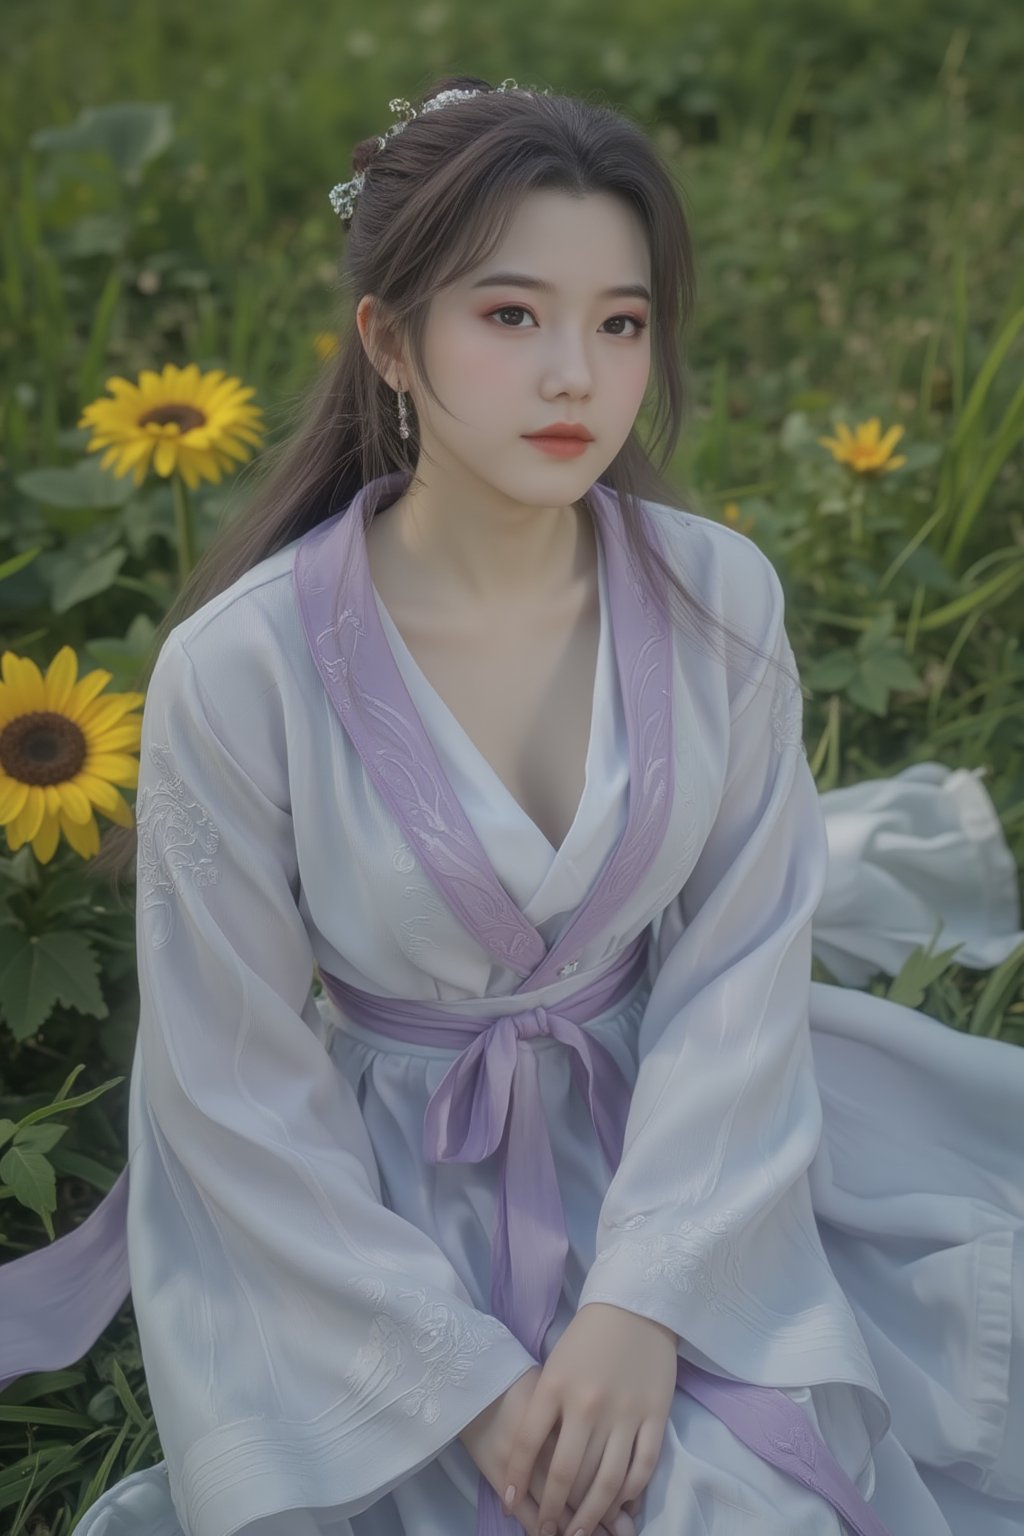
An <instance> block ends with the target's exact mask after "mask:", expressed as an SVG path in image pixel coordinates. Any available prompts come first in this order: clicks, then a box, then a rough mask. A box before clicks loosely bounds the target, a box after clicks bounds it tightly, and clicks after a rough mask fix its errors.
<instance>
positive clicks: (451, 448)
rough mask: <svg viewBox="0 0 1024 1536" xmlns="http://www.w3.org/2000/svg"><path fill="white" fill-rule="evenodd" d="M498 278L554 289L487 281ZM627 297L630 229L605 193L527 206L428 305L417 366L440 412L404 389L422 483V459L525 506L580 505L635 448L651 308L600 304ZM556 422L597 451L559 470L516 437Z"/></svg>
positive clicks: (634, 268) (634, 238)
mask: <svg viewBox="0 0 1024 1536" xmlns="http://www.w3.org/2000/svg"><path fill="white" fill-rule="evenodd" d="M504 273H512V274H517V275H518V276H519V277H521V278H523V277H525V278H531V279H534V280H535V281H536V283H542V284H546V285H550V288H549V289H548V288H540V287H536V286H532V285H531V284H529V283H526V282H516V281H512V280H510V279H509V278H502V279H501V280H500V281H492V279H493V278H494V277H495V276H496V275H499V274H504ZM622 287H633V288H635V289H644V290H646V292H647V293H649V292H650V287H651V276H650V257H649V253H648V249H647V242H646V238H645V235H644V231H643V226H642V224H641V223H640V220H639V218H638V216H637V215H636V214H635V213H634V212H633V211H632V210H631V209H630V208H629V207H628V206H627V205H626V204H625V203H623V202H622V201H620V199H618V198H616V197H613V196H611V195H610V194H607V193H592V194H588V195H587V196H585V197H571V196H569V195H568V194H567V193H564V192H556V191H553V190H550V189H545V190H543V191H537V192H531V193H529V194H528V195H527V196H526V198H525V199H524V201H523V202H522V204H521V205H520V207H519V209H518V211H517V213H516V215H515V217H514V218H513V220H512V222H511V224H510V225H509V228H508V231H507V232H506V235H505V238H504V240H503V241H502V243H501V245H500V246H499V247H498V249H497V250H496V251H495V252H494V254H493V255H491V256H489V257H488V258H487V260H486V261H484V262H483V263H482V264H481V265H480V266H478V267H477V268H475V269H474V270H473V271H471V272H469V273H467V274H466V275H465V276H464V277H462V278H460V279H459V281H458V282H457V283H455V284H453V285H451V286H449V287H448V288H446V289H444V290H443V291H442V292H441V293H439V294H438V295H436V297H435V298H434V300H433V302H432V304H431V307H430V311H429V315H428V319H427V326H426V330H425V334H424V356H425V361H426V365H427V370H428V372H429V375H430V378H431V381H432V383H433V385H434V388H435V390H436V391H437V394H438V395H439V396H440V398H441V400H442V401H443V403H444V407H447V410H445V409H444V408H443V407H442V406H440V405H438V404H437V402H436V401H435V400H434V399H432V398H431V397H430V396H429V395H428V394H427V392H426V390H425V389H424V387H423V385H422V382H421V381H419V380H417V379H416V378H415V377H414V376H413V375H412V374H411V372H410V370H409V368H408V367H407V368H406V369H405V371H404V373H403V375H402V377H403V382H405V383H406V384H407V387H408V393H409V394H410V396H411V398H412V403H413V405H414V407H415V411H416V421H417V423H418V426H419V433H420V446H421V463H420V465H419V466H418V472H419V473H420V475H421V476H422V475H423V473H424V469H423V460H424V459H425V460H426V462H427V463H428V464H434V465H436V466H437V471H438V472H439V473H440V474H442V475H443V474H444V472H445V470H448V471H449V472H450V473H453V474H455V475H456V477H457V478H458V479H460V480H462V481H464V480H465V477H466V474H467V471H468V472H469V474H470V475H475V476H476V477H477V478H478V479H479V480H480V481H482V482H484V484H486V485H488V486H490V487H493V489H494V490H496V491H498V492H499V493H502V494H504V495H505V496H507V497H509V498H510V499H511V500H514V501H518V502H523V503H526V504H530V505H538V506H550V505H567V504H568V503H570V502H573V501H575V500H577V499H578V498H579V497H581V496H582V495H583V493H584V491H586V490H587V489H588V487H589V486H591V485H592V484H593V482H594V481H595V480H597V479H598V478H599V476H600V475H601V474H602V473H603V471H604V470H605V469H606V468H607V466H608V465H609V464H610V463H611V461H612V459H614V457H615V455H616V454H617V453H618V451H619V449H620V448H621V447H622V445H623V443H624V442H625V440H626V438H627V437H628V436H629V433H630V431H631V429H632V427H633V424H634V422H635V420H636V416H637V413H638V411H639V409H640V406H641V404H642V402H643V398H644V393H645V391H646V388H647V381H648V377H649V374H650V363H651V348H650V330H649V329H648V328H647V323H648V321H649V318H650V300H649V299H648V298H647V297H646V296H645V295H644V294H643V293H641V292H634V293H628V294H627V293H622V294H611V293H609V292H606V291H605V290H610V289H613V288H622ZM449 412H450V413H451V414H448V413H449ZM556 422H572V423H580V424H582V425H583V426H585V427H586V428H587V430H588V431H589V432H590V433H591V434H592V436H593V442H590V443H587V444H586V445H585V448H584V451H583V452H582V453H581V454H580V455H579V456H578V457H574V458H564V459H562V458H555V457H553V456H551V455H549V454H547V453H545V452H543V451H542V450H541V449H540V448H538V447H536V446H535V445H534V444H532V443H530V442H528V441H527V440H526V438H525V437H524V435H523V434H525V433H533V432H537V431H539V430H540V429H542V428H544V427H547V426H551V425H554V424H555V423H556ZM427 478H429V479H431V480H435V479H436V475H435V474H433V473H430V474H429V475H428V476H427Z"/></svg>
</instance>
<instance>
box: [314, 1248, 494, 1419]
mask: <svg viewBox="0 0 1024 1536" xmlns="http://www.w3.org/2000/svg"><path fill="white" fill-rule="evenodd" d="M348 1284H349V1287H350V1289H354V1290H356V1291H358V1293H359V1294H360V1295H361V1296H362V1297H363V1298H364V1300H366V1301H368V1302H370V1304H371V1305H372V1306H373V1307H374V1308H376V1310H375V1312H374V1314H373V1318H372V1321H371V1323H370V1329H369V1334H368V1337H367V1340H366V1343H365V1344H363V1345H361V1346H360V1348H359V1350H358V1351H357V1352H356V1355H355V1358H354V1359H353V1360H352V1362H351V1364H350V1365H349V1366H348V1368H347V1369H346V1371H345V1373H344V1379H345V1381H346V1382H347V1383H348V1385H349V1386H350V1387H352V1388H353V1390H354V1391H355V1392H356V1393H357V1394H358V1398H359V1400H361V1401H362V1402H369V1401H370V1400H371V1399H373V1398H376V1397H379V1395H380V1393H381V1392H382V1391H384V1389H385V1388H387V1387H388V1386H389V1385H390V1384H391V1382H392V1381H394V1379H395V1378H396V1377H397V1376H398V1374H399V1373H400V1371H401V1370H402V1368H403V1364H404V1361H405V1358H406V1351H407V1348H408V1347H409V1346H411V1347H412V1349H413V1351H414V1352H415V1354H416V1355H417V1356H418V1357H419V1360H420V1362H421V1363H422V1365H423V1371H422V1374H421V1376H420V1379H419V1381H417V1382H416V1383H415V1385H413V1386H411V1387H409V1388H408V1389H407V1390H406V1391H405V1392H404V1393H403V1394H402V1398H401V1406H402V1411H403V1412H404V1413H406V1414H407V1415H408V1416H409V1417H410V1418H412V1417H415V1416H417V1415H422V1417H423V1420H424V1422H425V1423H427V1424H433V1423H435V1422H436V1421H437V1419H438V1418H439V1417H440V1414H441V1406H442V1401H443V1397H444V1393H445V1390H446V1389H447V1388H448V1387H450V1386H459V1385H461V1383H462V1382H463V1381H465V1379H466V1376H467V1375H468V1373H469V1372H470V1370H472V1368H473V1366H474V1365H475V1364H476V1362H477V1360H478V1358H479V1356H480V1355H481V1354H482V1353H483V1351H484V1350H486V1349H489V1348H490V1347H491V1346H492V1345H493V1344H495V1343H497V1342H498V1340H499V1337H500V1338H504V1339H507V1338H508V1329H507V1328H506V1327H505V1326H504V1324H503V1323H501V1322H500V1321H499V1320H498V1319H497V1318H496V1317H491V1316H490V1314H488V1313H484V1312H480V1313H476V1314H469V1316H468V1317H467V1316H466V1315H463V1314H462V1313H460V1312H458V1311H457V1310H456V1309H455V1308H454V1307H450V1306H448V1305H447V1303H445V1302H444V1301H441V1300H439V1299H438V1298H437V1297H436V1296H433V1297H429V1298H428V1295H427V1291H426V1289H425V1288H423V1287H420V1288H418V1289H416V1290H398V1289H392V1288H389V1287H388V1286H386V1285H385V1284H384V1282H383V1281H382V1280H378V1279H374V1278H373V1277H372V1276H368V1275H356V1276H355V1277H354V1278H353V1279H351V1280H350V1281H349V1282H348Z"/></svg>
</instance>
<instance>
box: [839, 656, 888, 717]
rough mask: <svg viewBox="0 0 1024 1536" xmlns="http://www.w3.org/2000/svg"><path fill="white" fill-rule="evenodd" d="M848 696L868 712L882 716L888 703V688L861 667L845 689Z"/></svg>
mask: <svg viewBox="0 0 1024 1536" xmlns="http://www.w3.org/2000/svg"><path fill="white" fill-rule="evenodd" d="M846 692H847V695H848V697H849V698H851V699H852V700H853V702H854V703H855V704H859V705H860V707H861V708H862V709H866V710H867V711H868V713H869V714H872V715H878V716H882V715H884V714H885V712H886V710H887V708H888V704H889V690H888V688H887V687H886V685H885V683H884V682H882V680H881V679H880V678H877V677H872V676H871V674H870V672H868V671H866V670H865V668H864V667H861V669H860V671H859V672H858V673H857V675H856V677H855V678H854V679H853V681H852V682H851V683H850V685H849V687H848V688H847V690H846Z"/></svg>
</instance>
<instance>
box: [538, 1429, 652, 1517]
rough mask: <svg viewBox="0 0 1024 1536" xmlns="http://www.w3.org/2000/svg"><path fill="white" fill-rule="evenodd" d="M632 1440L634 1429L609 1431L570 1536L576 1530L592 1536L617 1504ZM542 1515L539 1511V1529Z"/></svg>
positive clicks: (627, 1468) (627, 1465) (634, 1435)
mask: <svg viewBox="0 0 1024 1536" xmlns="http://www.w3.org/2000/svg"><path fill="white" fill-rule="evenodd" d="M601 1433H602V1431H600V1430H598V1432H597V1438H600V1435H601ZM635 1438H636V1430H635V1429H623V1428H619V1427H613V1428H612V1430H611V1432H610V1433H609V1435H608V1439H607V1443H606V1445H605V1449H604V1455H603V1456H602V1457H601V1464H600V1466H599V1467H598V1469H597V1474H596V1476H595V1478H594V1481H593V1483H592V1485H591V1487H590V1490H589V1491H588V1493H587V1496H586V1498H585V1499H584V1500H583V1502H582V1504H581V1505H580V1506H579V1508H578V1509H577V1511H576V1513H575V1514H574V1515H573V1517H572V1520H571V1521H570V1522H569V1536H576V1533H577V1531H583V1533H584V1536H591V1533H592V1532H593V1531H594V1530H595V1528H596V1527H597V1525H598V1524H599V1523H600V1522H601V1521H602V1520H603V1519H604V1517H605V1515H608V1516H609V1518H611V1511H612V1510H613V1509H614V1508H615V1507H616V1505H617V1504H618V1502H619V1494H620V1492H621V1490H622V1486H623V1483H624V1482H625V1479H626V1474H627V1472H628V1471H629V1465H630V1456H631V1454H632V1451H633V1441H634V1439H635ZM543 1513H544V1512H543V1508H542V1509H541V1529H542V1530H543Z"/></svg>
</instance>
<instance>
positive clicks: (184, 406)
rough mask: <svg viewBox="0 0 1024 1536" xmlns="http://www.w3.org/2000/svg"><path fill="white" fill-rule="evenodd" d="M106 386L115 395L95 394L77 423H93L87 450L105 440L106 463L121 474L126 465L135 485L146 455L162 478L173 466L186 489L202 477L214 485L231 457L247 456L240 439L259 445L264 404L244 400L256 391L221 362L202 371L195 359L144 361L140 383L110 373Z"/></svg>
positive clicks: (241, 458) (95, 450) (94, 449)
mask: <svg viewBox="0 0 1024 1536" xmlns="http://www.w3.org/2000/svg"><path fill="white" fill-rule="evenodd" d="M106 388H107V389H108V390H110V392H111V394H112V395H113V397H114V398H113V399H109V398H106V397H104V398H101V399H99V400H93V401H92V403H91V404H89V405H87V406H86V407H85V409H84V411H83V412H82V414H81V416H80V418H79V421H78V425H79V426H80V427H91V428H92V429H93V436H92V438H91V440H90V442H89V444H88V452H89V453H98V452H99V450H100V449H101V448H106V450H107V452H106V453H105V454H104V456H103V459H102V464H103V468H104V469H109V468H110V467H111V465H113V466H114V473H115V474H116V475H118V476H122V475H127V474H129V473H131V474H132V476H133V479H134V481H135V484H136V485H141V484H142V482H143V480H144V479H145V477H146V473H147V471H148V469H149V467H150V462H151V461H152V464H153V467H154V468H155V470H156V472H157V474H158V475H162V476H163V477H164V478H165V479H166V478H167V477H168V476H170V475H171V474H173V473H174V472H175V470H177V472H178V473H179V474H180V475H181V478H182V479H183V480H184V482H185V484H186V485H187V486H188V488H189V490H190V491H193V490H195V488H196V486H197V485H198V484H199V482H200V480H211V481H213V483H214V484H215V485H216V484H217V482H218V481H219V480H220V478H221V475H222V474H223V473H224V471H225V470H229V469H231V468H232V467H233V462H232V461H233V460H237V461H238V462H239V463H244V462H245V460H246V459H248V458H249V456H250V449H249V448H246V447H244V446H243V445H244V444H246V443H249V444H251V445H252V447H259V444H260V441H261V433H262V429H263V419H262V412H261V411H260V408H259V406H255V405H246V404H245V401H246V400H248V399H249V397H250V395H254V394H255V393H256V391H255V390H254V389H243V388H242V385H241V381H240V380H239V379H234V378H227V377H226V376H225V373H224V370H223V369H222V368H215V369H214V370H213V372H212V373H200V371H199V369H198V367H197V366H196V364H195V363H189V365H188V367H187V368H176V367H175V366H174V364H173V363H168V364H167V365H166V366H165V368H164V370H163V372H162V373H154V372H153V370H152V369H151V368H144V369H143V371H142V372H141V373H140V374H139V379H138V383H137V384H132V383H130V382H129V381H128V380H127V379H121V378H112V379H108V380H107V383H106Z"/></svg>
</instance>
